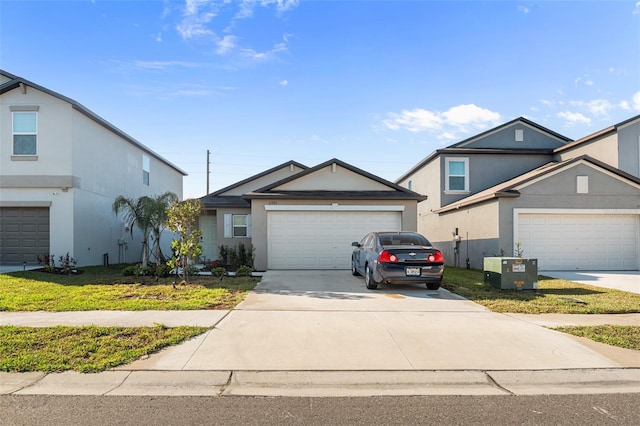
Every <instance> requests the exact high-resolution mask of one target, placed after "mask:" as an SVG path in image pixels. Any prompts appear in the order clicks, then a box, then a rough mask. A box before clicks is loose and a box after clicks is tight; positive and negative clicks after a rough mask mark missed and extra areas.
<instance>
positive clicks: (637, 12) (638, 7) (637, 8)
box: [632, 1, 640, 15]
mask: <svg viewBox="0 0 640 426" xmlns="http://www.w3.org/2000/svg"><path fill="white" fill-rule="evenodd" d="M632 13H633V14H634V15H640V1H638V2H636V5H635V8H634V9H633V12H632Z"/></svg>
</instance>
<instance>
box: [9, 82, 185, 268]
mask: <svg viewBox="0 0 640 426" xmlns="http://www.w3.org/2000/svg"><path fill="white" fill-rule="evenodd" d="M185 175H186V173H185V172H183V171H182V170H180V169H179V168H177V167H176V166H174V165H173V164H171V163H169V162H168V161H167V160H165V159H164V158H162V157H160V156H159V155H158V154H156V153H154V152H153V151H151V150H150V149H149V148H147V147H146V146H144V145H142V144H141V143H140V142H138V141H136V140H135V139H133V138H132V137H131V136H129V135H127V134H126V133H124V132H123V131H121V130H119V129H118V128H116V127H114V126H113V125H111V124H110V123H108V122H107V121H105V120H104V119H102V118H100V117H99V116H97V115H96V114H94V113H93V112H91V111H89V110H88V109H87V108H85V107H83V106H82V105H80V104H79V103H77V102H76V101H74V100H72V99H69V98H67V97H65V96H62V95H60V94H58V93H55V92H53V91H51V90H49V89H46V88H44V87H41V86H39V85H37V84H34V83H32V82H30V81H28V80H25V79H24V78H21V77H17V76H15V75H12V74H9V73H7V72H5V71H2V70H0V264H13V265H22V264H24V263H26V264H29V265H32V264H37V257H38V255H40V254H51V255H55V257H56V258H58V257H59V256H61V255H66V254H67V253H69V255H70V256H72V257H73V258H75V259H76V260H77V261H78V265H79V266H86V265H96V264H102V263H103V262H104V261H105V260H106V257H107V256H105V255H108V256H109V260H110V262H111V263H116V262H135V261H139V260H140V257H141V256H140V255H141V250H142V245H141V237H140V234H139V233H138V232H137V230H134V231H136V232H135V233H134V237H133V239H132V238H131V237H130V233H129V230H128V229H126V228H125V225H124V223H123V222H122V219H120V218H118V217H116V216H115V214H114V213H113V211H112V205H113V201H114V199H115V198H116V197H117V196H118V195H123V196H125V197H128V198H134V199H135V198H139V197H141V196H143V195H148V196H155V195H160V194H162V193H164V192H166V191H171V192H173V193H175V194H176V195H177V196H178V197H180V198H182V178H183V176H185ZM167 243H170V241H168V242H167ZM163 248H164V250H165V253H167V254H169V253H170V245H168V244H164V245H163Z"/></svg>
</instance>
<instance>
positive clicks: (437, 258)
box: [427, 251, 444, 263]
mask: <svg viewBox="0 0 640 426" xmlns="http://www.w3.org/2000/svg"><path fill="white" fill-rule="evenodd" d="M427 260H428V261H429V262H431V263H444V256H443V255H442V252H440V251H437V252H435V253H433V254H430V255H429V256H428V257H427Z"/></svg>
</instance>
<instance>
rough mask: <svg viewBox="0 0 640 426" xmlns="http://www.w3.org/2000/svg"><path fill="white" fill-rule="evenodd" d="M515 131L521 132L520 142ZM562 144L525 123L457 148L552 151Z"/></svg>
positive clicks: (557, 139)
mask: <svg viewBox="0 0 640 426" xmlns="http://www.w3.org/2000/svg"><path fill="white" fill-rule="evenodd" d="M516 130H520V131H522V135H523V139H522V141H516V137H515V136H516ZM564 144H565V141H563V140H561V139H559V138H556V137H554V136H552V135H550V134H548V133H543V132H541V131H540V130H539V129H536V128H534V127H531V126H529V125H527V124H526V123H522V122H518V123H514V124H512V125H511V126H507V127H505V128H502V129H499V130H497V131H494V132H490V133H488V134H486V135H483V137H480V138H478V139H474V140H472V141H469V142H468V143H465V144H461V145H459V146H460V147H464V148H497V149H554V148H558V147H560V146H562V145H564Z"/></svg>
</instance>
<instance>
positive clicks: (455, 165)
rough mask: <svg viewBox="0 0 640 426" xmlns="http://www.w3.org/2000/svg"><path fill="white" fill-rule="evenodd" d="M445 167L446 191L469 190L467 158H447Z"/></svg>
mask: <svg viewBox="0 0 640 426" xmlns="http://www.w3.org/2000/svg"><path fill="white" fill-rule="evenodd" d="M445 168H446V178H445V179H446V181H445V191H446V192H469V159H468V158H458V157H456V158H447V159H446V160H445Z"/></svg>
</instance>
